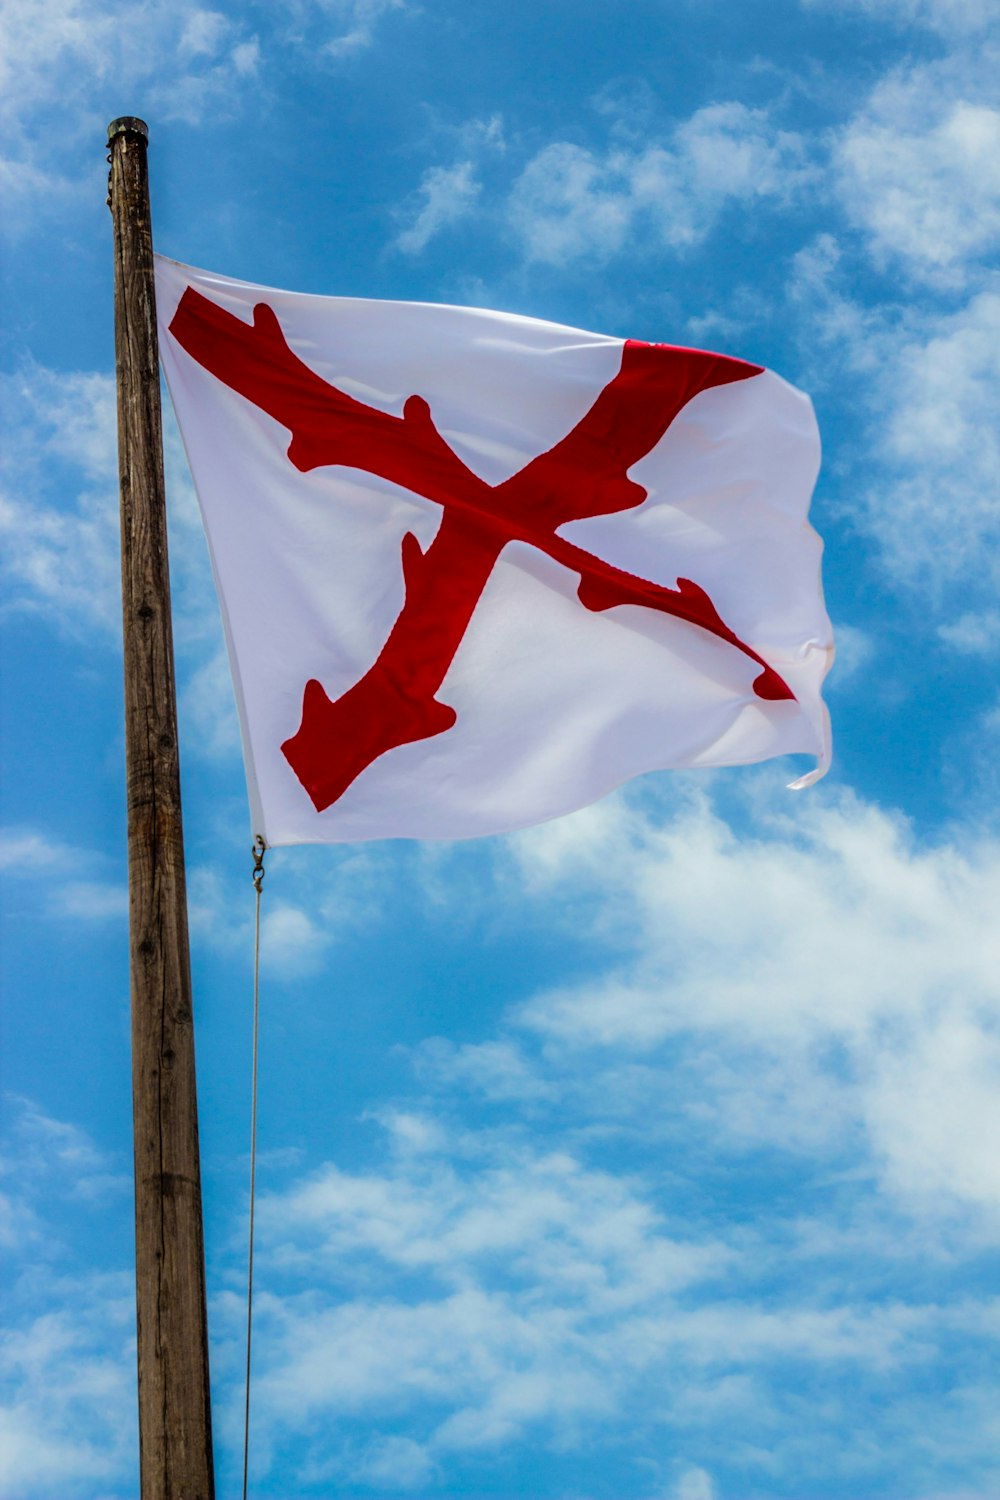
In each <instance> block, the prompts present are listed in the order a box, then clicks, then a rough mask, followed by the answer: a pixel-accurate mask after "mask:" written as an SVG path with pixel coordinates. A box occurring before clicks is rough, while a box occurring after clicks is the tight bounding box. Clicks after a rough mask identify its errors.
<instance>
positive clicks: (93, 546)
mask: <svg viewBox="0 0 1000 1500" xmlns="http://www.w3.org/2000/svg"><path fill="white" fill-rule="evenodd" d="M4 396H5V405H6V408H7V425H8V440H7V445H6V455H5V459H4V470H5V477H4V492H3V493H2V494H0V536H2V537H3V541H4V572H5V573H6V574H7V577H8V579H9V581H10V583H11V584H12V586H13V591H14V598H15V601H16V602H18V603H19V604H20V605H21V606H23V607H28V608H31V609H33V610H36V611H37V610H44V611H45V613H46V615H47V616H48V618H49V619H50V620H51V621H52V623H53V624H55V625H56V626H62V627H63V628H66V629H69V630H70V631H73V632H76V631H79V630H91V629H92V628H93V627H94V626H95V625H97V626H99V627H101V628H102V629H104V630H113V629H114V628H115V627H118V626H119V622H120V618H121V602H120V601H121V571H120V564H119V560H118V554H119V541H118V505H117V490H118V468H117V457H116V454H117V416H116V411H115V388H114V381H113V379H112V378H111V377H110V376H108V375H101V374H89V373H88V374H83V373H74V374H66V375H60V374H57V373H56V372H55V371H51V370H45V369H40V368H37V367H36V368H31V369H28V370H26V371H25V372H24V373H23V374H22V375H21V376H8V377H5V378H4ZM56 466H59V474H58V479H56V477H55V474H54V473H53V471H54V470H55V468H56ZM67 471H69V472H70V473H71V474H72V480H71V483H73V482H74V481H75V483H74V489H75V492H76V493H75V496H74V501H73V503H72V504H71V505H70V506H65V505H59V506H57V505H55V504H53V503H51V502H49V501H48V500H47V498H46V495H47V494H48V493H51V492H53V491H58V489H59V487H60V485H59V481H60V480H62V481H65V479H66V475H67Z"/></svg>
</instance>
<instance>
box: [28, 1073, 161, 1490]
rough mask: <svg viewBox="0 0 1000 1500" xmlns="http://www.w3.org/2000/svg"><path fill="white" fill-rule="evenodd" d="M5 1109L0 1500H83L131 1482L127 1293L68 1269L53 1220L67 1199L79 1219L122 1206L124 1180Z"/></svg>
mask: <svg viewBox="0 0 1000 1500" xmlns="http://www.w3.org/2000/svg"><path fill="white" fill-rule="evenodd" d="M14 1103H15V1106H16V1108H15V1110H14V1112H13V1118H12V1124H11V1129H10V1131H9V1134H8V1139H7V1141H6V1142H5V1146H4V1150H3V1154H2V1156H0V1175H2V1176H3V1177H4V1179H5V1180H6V1181H7V1183H8V1184H9V1185H10V1192H9V1195H8V1197H9V1202H10V1203H11V1204H12V1205H13V1207H14V1208H15V1210H16V1212H15V1214H14V1215H13V1218H12V1223H13V1227H14V1232H13V1233H12V1234H11V1235H10V1236H8V1243H7V1251H8V1254H7V1275H6V1280H5V1297H4V1303H5V1309H4V1310H5V1327H4V1328H3V1330H2V1333H0V1463H2V1467H3V1475H4V1495H5V1497H6V1496H9V1497H10V1500H22V1497H23V1500H29V1497H30V1500H35V1497H42V1496H47V1495H52V1494H58V1495H65V1496H66V1497H67V1500H89V1497H91V1496H93V1495H95V1494H100V1493H107V1489H106V1487H110V1486H116V1487H117V1484H118V1483H124V1484H126V1485H128V1484H131V1483H134V1481H135V1479H137V1475H136V1474H135V1469H136V1464H137V1451H136V1450H137V1442H136V1429H135V1373H134V1372H135V1347H134V1342H135V1334H134V1330H135V1295H134V1283H133V1280H132V1278H131V1276H130V1275H129V1274H127V1273H122V1274H115V1273H112V1274H107V1273H102V1272H96V1271H92V1270H85V1271H81V1270H80V1268H79V1267H78V1266H76V1265H75V1264H73V1262H72V1255H71V1251H70V1248H69V1247H68V1246H67V1245H66V1244H63V1243H61V1240H62V1237H63V1232H64V1231H63V1228H62V1218H63V1215H64V1212H65V1208H66V1205H67V1202H68V1201H70V1200H72V1199H74V1198H75V1199H77V1200H80V1199H82V1200H83V1201H84V1202H85V1203H86V1204H89V1205H90V1206H91V1208H90V1211H92V1208H93V1205H94V1203H95V1202H97V1201H100V1202H101V1204H102V1207H104V1208H105V1209H106V1207H107V1205H108V1203H109V1202H110V1201H114V1200H117V1201H118V1202H122V1201H123V1200H124V1201H126V1202H127V1196H126V1195H127V1190H128V1187H129V1185H130V1178H129V1177H127V1176H125V1175H124V1174H119V1173H117V1172H115V1171H114V1170H112V1167H113V1164H112V1163H110V1162H108V1161H107V1159H106V1158H105V1157H104V1156H103V1155H102V1153H100V1152H99V1151H98V1150H97V1149H96V1147H95V1146H94V1144H93V1142H92V1141H91V1140H90V1139H89V1138H88V1137H87V1136H86V1135H85V1134H84V1133H83V1132H82V1131H80V1130H79V1129H78V1128H77V1127H76V1126H73V1125H71V1124H68V1123H66V1122H64V1121H60V1120H55V1119H53V1118H51V1117H50V1116H48V1115H46V1114H45V1113H44V1112H43V1111H42V1110H40V1109H39V1108H38V1107H37V1106H35V1105H33V1104H31V1103H30V1102H28V1101H23V1100H21V1101H14ZM121 1220H122V1222H123V1224H125V1225H126V1226H127V1224H128V1215H127V1211H126V1212H125V1213H123V1214H122V1215H121ZM126 1242H127V1241H126Z"/></svg>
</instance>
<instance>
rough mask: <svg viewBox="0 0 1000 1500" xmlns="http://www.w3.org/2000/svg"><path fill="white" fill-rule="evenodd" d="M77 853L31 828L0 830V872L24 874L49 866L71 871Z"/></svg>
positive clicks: (47, 868)
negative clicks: (60, 866) (9, 871)
mask: <svg viewBox="0 0 1000 1500" xmlns="http://www.w3.org/2000/svg"><path fill="white" fill-rule="evenodd" d="M78 859H79V850H77V849H73V848H71V847H70V846H69V845H68V844H63V843H60V842H59V841H58V840H55V839H50V838H49V837H48V836H47V835H46V834H44V833H38V832H36V830H34V829H32V828H3V829H0V870H14V871H18V872H23V873H26V872H28V871H30V870H50V869H51V868H52V867H53V865H65V867H66V868H67V869H68V868H70V867H75V866H76V864H77V861H78Z"/></svg>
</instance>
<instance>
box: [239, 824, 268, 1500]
mask: <svg viewBox="0 0 1000 1500" xmlns="http://www.w3.org/2000/svg"><path fill="white" fill-rule="evenodd" d="M266 848H267V845H266V844H265V842H264V840H263V839H262V838H261V836H260V834H258V835H257V837H256V838H255V839H254V841H253V851H252V852H253V888H254V890H255V891H256V893H257V911H256V918H255V922H254V938H253V1064H252V1070H251V1071H252V1075H253V1082H252V1084H251V1105H250V1242H249V1246H248V1249H247V1374H246V1406H245V1408H244V1413H243V1500H247V1473H248V1459H249V1454H250V1330H251V1327H252V1322H253V1212H254V1195H255V1189H256V1183H257V1033H258V1030H259V1022H260V895H261V886H262V884H263V882H264V850H265V849H266Z"/></svg>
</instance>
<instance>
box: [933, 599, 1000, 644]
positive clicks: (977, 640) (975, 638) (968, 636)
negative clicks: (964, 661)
mask: <svg viewBox="0 0 1000 1500" xmlns="http://www.w3.org/2000/svg"><path fill="white" fill-rule="evenodd" d="M938 635H939V636H940V638H941V640H942V641H944V643H945V645H946V646H950V647H951V649H952V650H953V651H958V652H960V653H961V654H962V655H963V656H992V655H993V654H994V653H995V652H996V651H998V650H1000V611H998V610H995V609H986V610H977V611H976V612H975V613H971V614H965V615H959V617H958V619H957V620H953V621H952V622H951V623H950V624H948V625H941V626H939V628H938Z"/></svg>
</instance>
